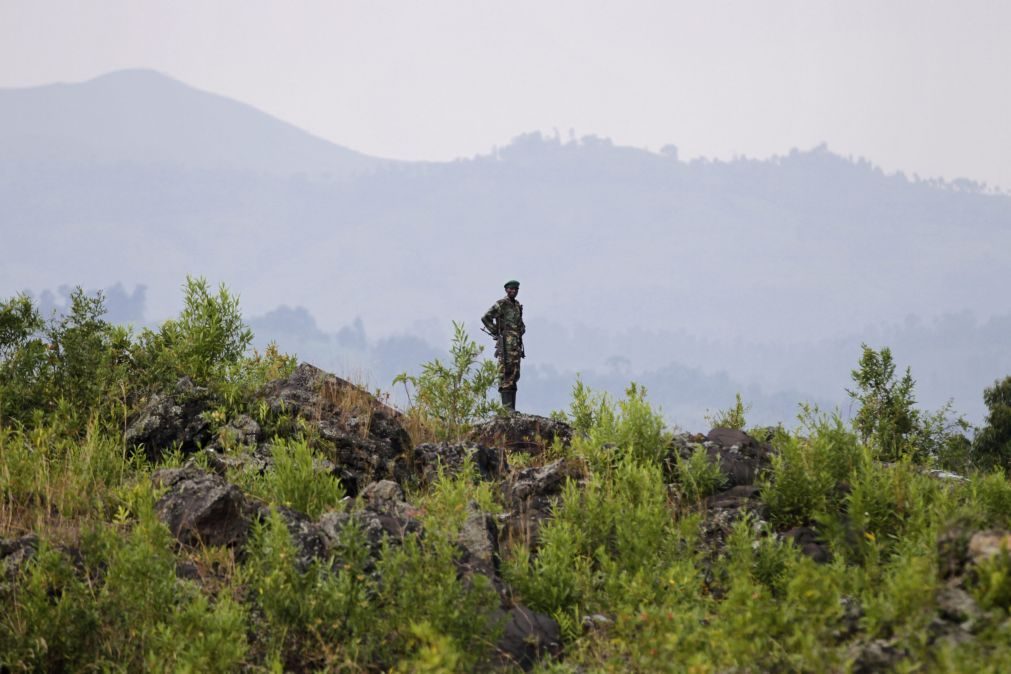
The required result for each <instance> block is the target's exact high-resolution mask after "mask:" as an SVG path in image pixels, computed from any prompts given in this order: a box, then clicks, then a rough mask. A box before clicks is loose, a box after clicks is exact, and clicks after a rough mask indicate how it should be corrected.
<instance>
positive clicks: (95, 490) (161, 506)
mask: <svg viewBox="0 0 1011 674" xmlns="http://www.w3.org/2000/svg"><path fill="white" fill-rule="evenodd" d="M185 294H186V297H185V307H184V309H183V311H182V313H181V314H180V315H179V316H178V317H177V318H175V319H173V320H170V321H167V322H165V323H164V324H163V325H162V326H160V327H159V328H158V329H157V330H143V331H141V332H140V333H131V332H129V331H128V330H126V329H123V328H119V327H114V326H111V325H109V324H108V323H106V322H105V321H104V320H103V306H102V299H101V297H88V296H87V295H85V294H83V293H80V292H79V293H76V294H75V295H74V296H73V301H72V304H71V310H70V312H69V313H68V314H67V315H66V316H63V317H55V318H53V319H51V320H45V319H44V318H43V317H41V316H39V315H38V312H37V310H36V308H35V307H34V305H33V304H32V303H31V301H30V300H28V299H27V298H25V297H17V298H12V299H10V300H7V301H5V302H3V303H2V304H0V494H2V496H0V602H2V604H3V605H4V606H5V607H6V609H5V611H4V612H3V614H2V615H0V671H8V670H9V671H64V670H67V671H78V670H91V669H94V670H117V671H136V670H141V669H143V670H157V671H201V672H203V671H236V670H245V671H268V670H269V671H281V670H290V671H350V672H355V671H387V670H390V671H404V672H415V671H417V672H422V671H428V672H442V671H491V670H503V671H512V670H517V671H518V670H520V669H528V670H533V671H538V672H595V671H602V672H626V671H643V672H653V671H671V672H769V671H774V672H845V671H862V672H870V671H939V672H961V671H973V672H1000V671H1009V670H1011V638H1009V637H1011V619H1009V615H1008V611H1009V608H1011V557H1009V554H1008V543H1009V542H1011V532H1009V529H1011V484H1009V482H1008V480H1007V477H1006V470H1007V459H1008V456H1009V450H1011V444H1009V439H1011V433H1009V432H1008V431H1009V429H1011V414H1009V411H1011V393H1009V392H1011V380H1005V381H1004V382H1002V383H1000V384H997V385H995V386H994V387H993V388H992V389H988V391H987V393H986V395H987V404H988V406H989V409H990V411H991V414H990V417H989V420H988V423H987V425H986V426H985V427H984V428H982V429H980V430H979V431H978V432H977V433H976V437H975V440H974V441H970V440H969V439H967V438H966V437H964V436H963V431H965V430H966V429H965V428H964V427H962V426H960V425H959V424H958V423H957V420H952V419H951V417H950V415H949V414H947V413H946V412H945V411H944V410H942V411H941V412H939V413H927V412H924V411H921V410H918V409H916V407H915V405H914V403H913V400H914V385H913V384H912V379H911V378H906V377H903V376H901V372H899V373H898V374H897V373H896V367H895V364H894V361H893V360H892V356H891V353H890V352H888V350H887V349H882V350H881V351H875V350H873V349H869V348H868V349H865V352H864V354H863V357H862V359H861V360H860V361H859V362H858V363H856V364H855V367H856V369H855V371H854V383H853V393H852V395H853V397H854V399H855V401H856V403H857V405H858V406H859V410H860V411H859V414H858V415H857V417H856V420H855V423H854V425H853V427H849V426H847V425H845V424H844V423H843V422H842V421H841V420H840V419H839V418H838V417H837V416H835V415H833V414H830V413H825V412H822V411H819V410H817V409H811V408H807V407H803V406H802V407H801V408H800V409H801V414H800V416H799V423H798V424H797V425H796V427H795V428H794V427H793V426H794V424H793V423H792V422H788V423H786V424H785V425H783V426H780V427H776V428H762V429H748V427H747V419H746V413H747V408H746V406H745V405H744V404H743V402H742V401H740V400H738V404H737V405H736V406H735V407H732V408H730V409H728V410H726V411H724V412H721V413H719V414H718V415H717V416H716V418H715V419H713V426H714V428H716V429H717V430H714V431H712V432H710V433H708V434H707V435H693V434H684V433H681V434H675V433H674V432H673V431H672V430H671V429H669V428H667V427H666V424H665V422H664V421H663V417H662V416H661V415H660V414H659V411H658V410H656V409H655V408H654V407H653V406H651V404H650V402H649V400H648V397H647V393H646V391H645V390H644V389H642V388H641V387H639V386H636V385H635V384H631V385H630V386H629V388H628V390H627V392H626V395H625V396H624V397H623V398H621V399H617V400H615V399H612V398H610V397H608V396H605V395H601V394H597V393H595V392H593V391H591V390H589V389H588V388H587V387H585V386H584V385H583V384H582V383H581V382H579V381H576V382H574V386H573V395H572V401H571V405H570V407H569V409H568V410H565V411H559V412H557V413H555V414H554V415H553V416H552V418H551V419H547V418H539V417H532V416H528V415H515V416H506V415H504V414H502V412H501V410H500V409H496V406H495V405H494V404H489V403H488V402H487V398H486V393H487V390H488V387H489V383H490V381H491V380H490V379H489V370H488V367H489V366H488V365H483V364H482V363H481V362H480V354H479V351H478V350H477V349H476V347H475V346H474V345H473V343H472V342H470V340H469V338H468V337H467V335H466V334H465V333H464V332H463V331H462V330H458V332H457V336H456V338H455V340H454V343H453V348H452V351H451V358H450V359H449V360H448V361H447V362H444V363H443V362H433V363H429V364H427V365H426V367H425V368H423V370H422V373H421V374H420V375H419V376H417V377H404V378H403V383H404V384H405V385H406V386H408V387H409V390H410V391H411V393H412V400H413V407H412V408H410V409H408V410H406V411H403V412H400V411H397V410H393V409H391V408H390V407H388V406H387V405H386V404H385V402H384V397H383V395H382V394H381V392H376V393H375V394H373V393H369V392H367V391H364V390H362V389H360V388H358V387H356V386H354V385H353V384H351V383H349V382H345V381H343V380H340V379H338V378H337V377H334V376H332V375H327V374H325V373H321V372H319V371H317V370H315V369H314V368H312V367H311V366H308V365H301V366H299V367H297V368H296V366H295V360H294V359H293V358H291V357H288V356H285V355H283V354H282V353H281V352H280V351H279V350H278V349H277V348H276V347H271V348H269V349H267V350H266V351H265V352H264V353H262V354H261V353H253V354H252V355H250V354H249V353H248V351H247V347H248V345H249V343H250V340H251V338H252V335H251V334H250V332H249V331H248V329H247V328H246V326H245V324H244V322H243V320H242V316H241V313H240V311H239V307H238V304H237V302H236V301H235V299H234V297H233V296H231V295H230V294H229V293H228V291H227V290H226V289H224V288H221V289H219V290H218V291H217V292H213V291H211V290H210V289H209V288H208V287H207V285H206V283H204V282H203V281H202V280H199V279H196V280H193V279H191V280H189V281H188V283H187V286H186V289H185ZM998 374H1002V373H995V377H996V376H997V375H998ZM799 402H800V401H799ZM745 431H746V432H745ZM951 468H955V469H957V470H958V471H959V472H960V473H961V474H960V475H955V474H952V473H949V472H945V471H944V470H942V469H951Z"/></svg>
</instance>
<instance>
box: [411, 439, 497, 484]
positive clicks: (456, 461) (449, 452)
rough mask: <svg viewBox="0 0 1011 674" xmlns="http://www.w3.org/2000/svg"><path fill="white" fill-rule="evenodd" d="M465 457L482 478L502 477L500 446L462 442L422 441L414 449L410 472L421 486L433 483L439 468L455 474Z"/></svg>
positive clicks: (495, 479) (493, 478) (460, 467)
mask: <svg viewBox="0 0 1011 674" xmlns="http://www.w3.org/2000/svg"><path fill="white" fill-rule="evenodd" d="M467 459H469V460H470V461H471V463H472V464H473V465H474V468H475V469H476V470H477V472H478V475H480V476H481V479H482V480H489V481H497V480H501V479H504V478H505V477H506V475H507V474H508V472H509V463H508V461H507V460H506V452H505V450H504V449H502V448H501V447H486V446H484V445H474V444H465V443H456V444H452V443H448V442H439V443H425V444H422V445H418V446H417V447H415V448H414V471H415V474H416V475H417V479H418V481H419V483H420V484H421V485H423V486H426V485H430V484H434V483H435V481H436V480H437V479H438V476H439V470H440V468H441V469H442V471H443V472H444V473H445V474H447V475H456V474H457V473H459V472H460V470H461V469H462V468H463V464H464V461H465V460H467Z"/></svg>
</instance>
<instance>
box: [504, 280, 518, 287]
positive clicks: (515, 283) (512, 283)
mask: <svg viewBox="0 0 1011 674" xmlns="http://www.w3.org/2000/svg"><path fill="white" fill-rule="evenodd" d="M505 287H506V288H519V287H520V282H519V281H506V284H505Z"/></svg>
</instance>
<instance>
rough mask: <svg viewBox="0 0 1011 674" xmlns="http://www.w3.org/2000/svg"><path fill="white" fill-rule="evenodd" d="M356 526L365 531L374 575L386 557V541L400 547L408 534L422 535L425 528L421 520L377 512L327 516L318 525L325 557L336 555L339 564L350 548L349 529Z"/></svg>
mask: <svg viewBox="0 0 1011 674" xmlns="http://www.w3.org/2000/svg"><path fill="white" fill-rule="evenodd" d="M352 522H353V523H354V524H355V526H357V528H358V529H360V530H361V532H362V534H363V535H364V537H365V543H366V544H367V545H368V547H369V556H370V558H371V559H372V560H373V561H372V563H371V564H370V565H369V570H370V571H371V570H372V568H373V567H374V562H375V561H376V560H378V559H379V556H380V554H381V553H382V547H383V540H384V539H385V540H388V541H389V542H390V543H392V544H394V545H396V544H398V543H401V542H402V541H403V540H404V537H405V536H407V535H408V534H420V533H421V525H420V524H419V523H418V521H417V520H415V519H412V518H410V517H398V516H397V515H395V514H391V513H388V512H376V511H374V510H371V509H368V508H366V509H363V510H359V511H355V512H353V513H347V512H328V513H323V515H322V516H321V517H320V518H319V522H318V523H317V524H318V528H319V533H320V535H321V536H322V538H323V545H324V549H325V554H326V555H334V556H335V558H336V560H337V561H338V562H339V561H340V557H341V554H342V550H343V549H344V546H345V545H346V544H347V540H346V537H345V529H346V527H347V526H348V525H349V524H351V523H352Z"/></svg>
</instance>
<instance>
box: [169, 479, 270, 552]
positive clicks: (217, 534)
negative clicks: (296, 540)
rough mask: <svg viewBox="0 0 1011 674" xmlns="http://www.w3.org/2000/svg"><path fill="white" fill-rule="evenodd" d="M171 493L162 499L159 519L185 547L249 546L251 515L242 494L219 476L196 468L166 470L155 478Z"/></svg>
mask: <svg viewBox="0 0 1011 674" xmlns="http://www.w3.org/2000/svg"><path fill="white" fill-rule="evenodd" d="M151 479H152V481H153V482H154V483H155V485H157V486H160V487H167V488H168V491H166V492H165V494H164V495H163V496H162V497H161V498H160V499H158V502H157V504H155V508H156V510H157V513H158V517H159V518H160V519H161V520H162V521H163V522H164V523H165V524H166V525H167V526H168V528H169V530H170V531H171V532H172V535H173V536H175V537H176V539H178V540H179V542H181V543H183V544H185V545H225V546H230V547H235V546H241V545H243V544H245V542H246V538H247V536H248V533H249V526H250V521H251V517H250V515H251V511H250V507H249V506H248V504H247V502H246V499H245V497H244V496H243V495H242V492H241V491H240V490H239V488H238V487H236V486H235V485H234V484H229V483H228V482H226V481H225V480H224V478H222V477H221V476H219V475H215V474H213V473H207V472H204V471H202V470H200V469H199V468H196V467H194V466H187V467H184V468H165V469H162V470H159V471H156V472H155V473H154V475H152V477H151Z"/></svg>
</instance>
